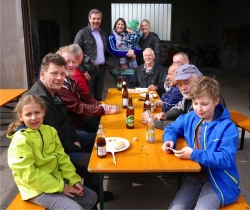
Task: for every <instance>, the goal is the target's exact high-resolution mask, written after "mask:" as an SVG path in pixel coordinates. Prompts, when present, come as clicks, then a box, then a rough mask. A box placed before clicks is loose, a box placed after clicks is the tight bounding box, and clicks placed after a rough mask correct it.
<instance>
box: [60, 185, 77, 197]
mask: <svg viewBox="0 0 250 210" xmlns="http://www.w3.org/2000/svg"><path fill="white" fill-rule="evenodd" d="M77 192H78V189H76V188H75V187H71V186H69V185H68V184H64V188H63V194H65V195H67V196H69V197H72V198H74V197H75V195H76V194H77Z"/></svg>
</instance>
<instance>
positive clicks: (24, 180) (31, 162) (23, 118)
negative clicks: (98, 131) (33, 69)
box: [7, 95, 97, 210]
mask: <svg viewBox="0 0 250 210" xmlns="http://www.w3.org/2000/svg"><path fill="white" fill-rule="evenodd" d="M14 112H15V113H16V114H17V117H18V120H17V121H15V122H13V123H11V124H10V125H9V127H8V130H7V137H9V138H10V139H12V141H11V144H10V146H9V150H8V164H9V166H10V168H11V170H12V173H13V176H14V180H15V182H16V184H17V187H18V189H19V191H20V193H21V195H22V199H23V200H27V201H29V202H32V203H35V204H38V205H40V206H44V207H45V208H46V209H79V210H80V209H91V208H92V207H93V206H94V205H95V203H96V201H97V195H96V193H95V192H93V191H92V190H90V189H89V188H87V187H84V186H82V184H81V183H80V182H81V177H80V176H79V175H78V174H76V172H75V168H74V166H73V164H72V163H71V162H70V159H69V156H68V155H67V154H66V153H65V152H64V149H63V147H62V144H61V142H60V139H59V137H58V135H57V131H56V130H55V129H54V128H53V127H51V126H48V125H43V124H42V123H43V117H44V115H45V103H44V101H43V100H42V99H41V98H40V97H38V96H35V95H27V96H23V97H22V98H21V99H20V100H19V102H18V104H17V105H16V107H15V110H14Z"/></svg>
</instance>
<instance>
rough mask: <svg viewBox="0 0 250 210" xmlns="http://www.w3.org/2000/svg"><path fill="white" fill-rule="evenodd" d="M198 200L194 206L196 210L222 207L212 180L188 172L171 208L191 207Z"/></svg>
mask: <svg viewBox="0 0 250 210" xmlns="http://www.w3.org/2000/svg"><path fill="white" fill-rule="evenodd" d="M197 198H198V199H197ZM196 200H197V203H196V206H195V208H194V209H196V210H198V209H200V210H204V209H209V210H210V209H219V207H220V200H219V197H218V195H217V194H216V192H215V190H214V188H213V186H212V185H211V183H210V181H209V180H208V179H207V180H200V179H198V178H197V177H195V176H194V175H192V174H187V176H186V177H185V179H184V182H183V183H182V186H181V188H180V190H179V191H178V192H177V194H176V196H175V198H174V200H173V202H172V203H171V204H170V208H169V209H176V210H180V209H191V207H192V205H193V204H194V203H195V201H196Z"/></svg>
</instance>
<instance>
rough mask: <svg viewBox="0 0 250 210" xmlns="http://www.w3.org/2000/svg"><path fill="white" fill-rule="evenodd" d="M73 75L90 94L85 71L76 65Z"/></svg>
mask: <svg viewBox="0 0 250 210" xmlns="http://www.w3.org/2000/svg"><path fill="white" fill-rule="evenodd" d="M72 77H73V78H74V79H75V80H76V81H77V83H78V85H79V86H80V87H81V88H82V89H83V90H84V91H85V92H86V93H88V94H89V84H88V81H87V80H86V78H85V76H84V73H83V72H82V71H81V70H80V69H79V68H78V67H77V66H76V68H75V71H74V74H73V75H72Z"/></svg>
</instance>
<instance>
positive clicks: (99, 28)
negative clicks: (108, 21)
mask: <svg viewBox="0 0 250 210" xmlns="http://www.w3.org/2000/svg"><path fill="white" fill-rule="evenodd" d="M89 26H90V29H91V31H92V32H93V31H96V30H95V29H93V28H92V26H91V25H89ZM98 31H99V32H100V31H101V29H100V28H98Z"/></svg>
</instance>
